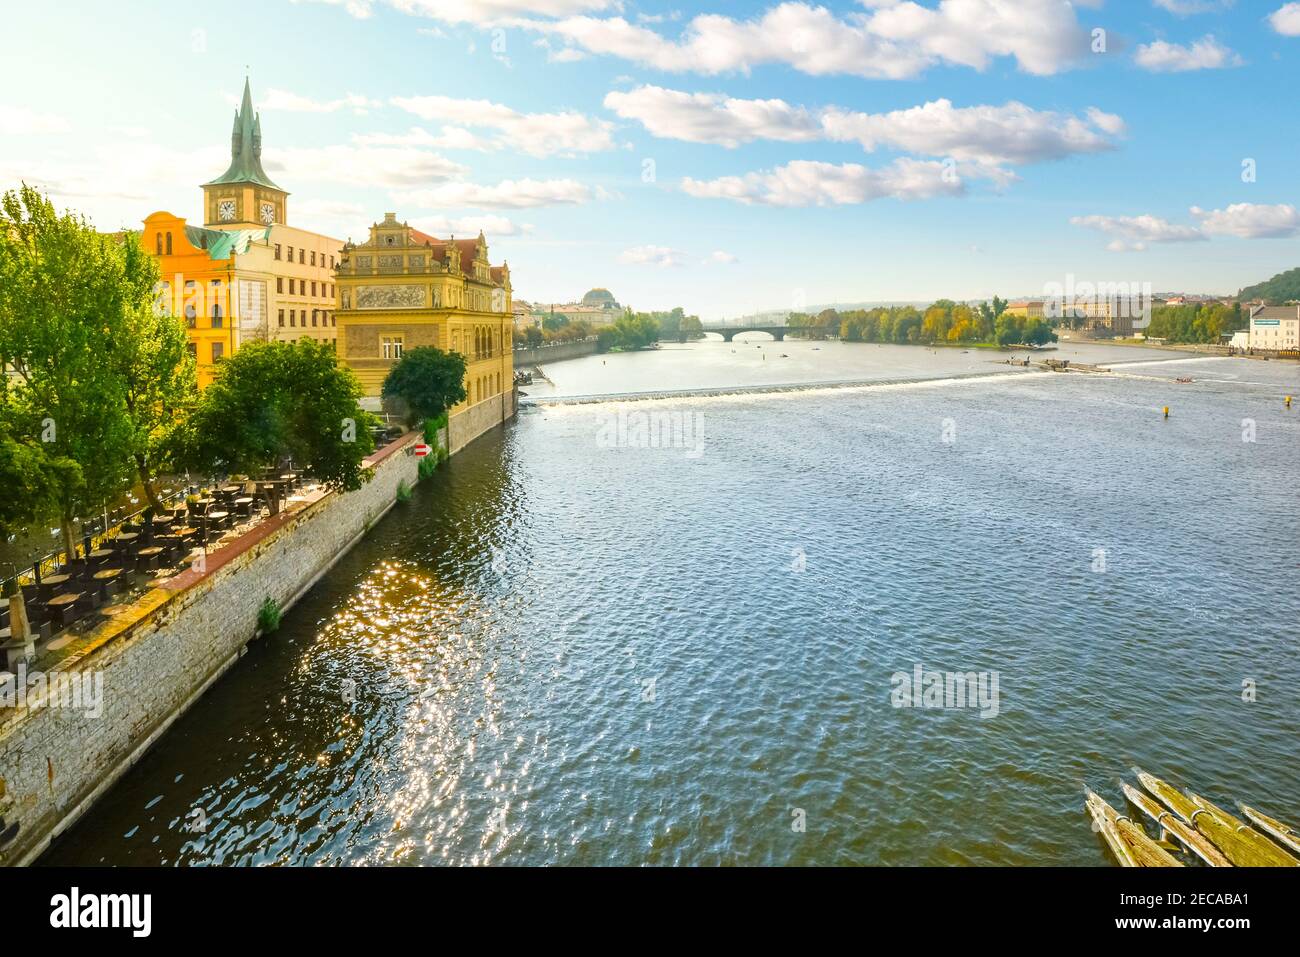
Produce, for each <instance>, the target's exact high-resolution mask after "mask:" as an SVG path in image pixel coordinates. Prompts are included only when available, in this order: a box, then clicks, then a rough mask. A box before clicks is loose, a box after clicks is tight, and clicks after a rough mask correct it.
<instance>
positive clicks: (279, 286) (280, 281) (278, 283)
mask: <svg viewBox="0 0 1300 957" xmlns="http://www.w3.org/2000/svg"><path fill="white" fill-rule="evenodd" d="M275 291H276V292H284V277H283V276H276V277H275Z"/></svg>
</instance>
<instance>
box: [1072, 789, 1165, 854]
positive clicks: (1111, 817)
mask: <svg viewBox="0 0 1300 957" xmlns="http://www.w3.org/2000/svg"><path fill="white" fill-rule="evenodd" d="M1083 793H1084V796H1085V798H1084V806H1085V807H1086V808H1087V809H1088V813H1089V814H1091V815H1092V820H1093V823H1094V825H1095V826H1096V828H1097V833H1099V834H1100V835H1101V836H1102V838H1103V839H1104V840H1105V841H1106V844H1107V846H1109V847H1110V851H1111V853H1112V854H1114V855H1115V859H1116V860H1117V861H1119V863H1120V866H1121V867H1182V866H1183V862H1182V861H1180V860H1178V858H1176V857H1174V856H1173V855H1172V854H1170V853H1169V852H1168V851H1166V850H1165V849H1164V848H1163V847H1161V846H1160V845H1159V844H1157V843H1156V842H1155V841H1153V840H1151V838H1150V837H1148V836H1147V833H1146V831H1144V830H1142V828H1140V827H1138V826H1137V825H1136V824H1134V823H1133V822H1132V821H1131V820H1130V819H1128V818H1127V817H1121V816H1120V814H1119V812H1118V811H1116V810H1115V809H1114V808H1113V807H1111V806H1110V805H1109V804H1107V803H1106V802H1105V801H1104V800H1103V799H1102V798H1101V797H1099V796H1098V795H1097V794H1096V793H1095V792H1094V791H1092V790H1090V789H1089V788H1084V789H1083Z"/></svg>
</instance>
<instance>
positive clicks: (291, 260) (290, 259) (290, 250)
mask: <svg viewBox="0 0 1300 957" xmlns="http://www.w3.org/2000/svg"><path fill="white" fill-rule="evenodd" d="M289 262H293V247H292V246H290V247H289Z"/></svg>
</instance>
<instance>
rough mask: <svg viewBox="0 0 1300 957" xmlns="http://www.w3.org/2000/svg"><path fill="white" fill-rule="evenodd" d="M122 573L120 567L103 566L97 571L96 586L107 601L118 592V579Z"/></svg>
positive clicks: (95, 576)
mask: <svg viewBox="0 0 1300 957" xmlns="http://www.w3.org/2000/svg"><path fill="white" fill-rule="evenodd" d="M121 574H122V569H120V568H103V569H100V570H99V571H97V572H95V575H94V579H95V587H96V588H98V589H99V595H100V597H101V598H103V599H104V600H105V601H107V600H108V599H109V598H110V597H112V596H113V595H115V594H117V579H118V576H119V575H121Z"/></svg>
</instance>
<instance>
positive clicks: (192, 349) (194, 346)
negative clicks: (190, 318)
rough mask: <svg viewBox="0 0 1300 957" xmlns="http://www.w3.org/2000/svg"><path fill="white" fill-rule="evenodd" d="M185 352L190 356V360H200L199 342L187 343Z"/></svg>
mask: <svg viewBox="0 0 1300 957" xmlns="http://www.w3.org/2000/svg"><path fill="white" fill-rule="evenodd" d="M185 350H186V351H187V352H188V353H189V354H190V358H191V359H198V357H199V344H198V343H197V342H187V343H185Z"/></svg>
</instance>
